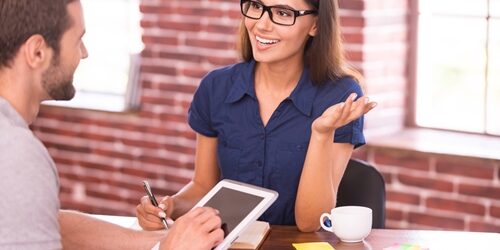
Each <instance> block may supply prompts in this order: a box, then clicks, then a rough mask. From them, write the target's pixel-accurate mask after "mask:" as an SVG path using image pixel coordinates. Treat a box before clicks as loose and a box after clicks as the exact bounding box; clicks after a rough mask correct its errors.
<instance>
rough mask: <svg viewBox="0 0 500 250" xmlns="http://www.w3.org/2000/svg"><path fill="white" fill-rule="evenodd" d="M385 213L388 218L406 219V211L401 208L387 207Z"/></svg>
mask: <svg viewBox="0 0 500 250" xmlns="http://www.w3.org/2000/svg"><path fill="white" fill-rule="evenodd" d="M385 214H386V218H387V219H388V220H396V221H402V220H404V213H403V211H401V210H396V209H390V208H386V209H385Z"/></svg>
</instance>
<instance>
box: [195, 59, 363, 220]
mask: <svg viewBox="0 0 500 250" xmlns="http://www.w3.org/2000/svg"><path fill="white" fill-rule="evenodd" d="M254 67H255V61H251V62H243V63H239V64H235V65H232V66H228V67H225V68H222V69H218V70H215V71H212V72H210V73H209V74H208V75H206V76H205V77H204V79H203V80H202V81H201V83H200V86H199V87H198V89H197V90H196V93H195V95H194V98H193V102H192V103H191V107H190V109H189V125H190V126H191V127H192V128H193V129H194V130H195V131H196V132H198V133H200V134H202V135H205V136H209V137H217V140H218V145H217V157H218V164H219V167H220V171H221V178H223V179H232V180H237V181H241V182H245V183H250V184H253V185H257V186H261V187H265V188H269V189H273V190H276V191H277V192H278V193H279V197H278V199H277V200H276V202H275V203H274V204H273V205H272V206H271V207H270V208H269V209H268V210H267V211H266V212H265V213H264V214H263V215H262V216H261V218H259V220H264V221H268V222H269V223H271V224H280V225H295V214H294V209H295V208H294V207H295V198H296V195H297V188H298V184H299V180H300V175H301V172H302V167H303V165H304V160H305V156H306V153H307V147H308V144H309V139H310V135H311V124H312V122H313V121H314V119H316V118H317V117H319V116H320V115H321V114H322V113H323V111H325V110H326V109H327V108H328V107H330V106H331V105H333V104H336V103H339V102H342V101H345V100H346V99H347V97H348V96H349V95H350V94H351V93H353V92H356V93H357V94H358V96H362V90H361V87H360V85H359V84H358V83H356V82H355V81H354V80H353V79H352V78H350V77H344V78H342V79H340V80H337V81H329V82H326V83H325V84H323V85H321V86H314V85H313V84H312V82H311V80H310V79H309V72H308V70H307V69H305V70H304V71H303V73H302V75H301V77H300V81H299V83H298V85H297V86H296V87H295V89H294V90H293V92H292V93H291V94H290V96H289V97H288V98H286V99H285V100H283V101H282V102H281V103H280V105H279V106H278V108H277V109H276V110H275V111H274V113H273V114H272V116H271V118H270V119H269V122H268V123H267V125H266V126H264V125H263V123H262V119H261V117H260V114H259V103H258V100H257V97H256V95H255V88H254V76H253V72H254ZM333 140H334V141H335V142H341V143H351V144H353V145H354V146H355V147H358V146H361V145H363V144H364V143H365V139H364V136H363V117H361V118H359V119H357V120H355V121H353V122H351V123H349V124H347V125H346V126H344V127H341V128H339V129H337V130H336V131H335V137H334V138H333ZM312 195H314V194H312ZM318 199H321V196H320V195H318Z"/></svg>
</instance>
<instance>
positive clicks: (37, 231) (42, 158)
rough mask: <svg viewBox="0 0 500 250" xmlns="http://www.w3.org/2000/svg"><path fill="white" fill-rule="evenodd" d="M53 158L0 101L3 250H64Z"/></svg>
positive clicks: (0, 238) (0, 227)
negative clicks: (62, 249) (60, 230)
mask: <svg viewBox="0 0 500 250" xmlns="http://www.w3.org/2000/svg"><path fill="white" fill-rule="evenodd" d="M58 192H59V180H58V177H57V170H56V168H55V165H54V162H53V161H52V158H51V157H50V155H49V154H48V152H47V150H46V149H45V147H44V146H43V144H42V143H41V142H40V140H38V139H37V138H36V137H35V136H34V134H33V133H32V132H31V131H30V130H29V128H28V125H27V124H26V122H25V121H24V120H23V119H22V118H21V116H20V115H19V114H18V113H17V112H16V110H15V109H14V108H13V107H12V106H11V105H10V104H9V103H8V102H7V101H6V100H5V99H3V98H1V97H0V249H2V250H3V249H16V250H19V249H21V250H22V249H30V250H35V249H44V250H46V249H61V248H62V247H61V236H60V233H59V222H58V213H59V199H58Z"/></svg>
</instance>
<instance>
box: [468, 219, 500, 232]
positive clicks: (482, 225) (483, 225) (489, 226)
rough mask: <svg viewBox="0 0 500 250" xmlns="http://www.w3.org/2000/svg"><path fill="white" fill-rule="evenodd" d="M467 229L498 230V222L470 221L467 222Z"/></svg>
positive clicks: (477, 230)
mask: <svg viewBox="0 0 500 250" xmlns="http://www.w3.org/2000/svg"><path fill="white" fill-rule="evenodd" d="M469 231H476V232H493V233H498V232H500V223H497V224H493V223H488V222H484V221H471V222H470V223H469Z"/></svg>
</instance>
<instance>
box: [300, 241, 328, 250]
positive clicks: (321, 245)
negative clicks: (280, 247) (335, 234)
mask: <svg viewBox="0 0 500 250" xmlns="http://www.w3.org/2000/svg"><path fill="white" fill-rule="evenodd" d="M292 246H293V247H294V248H295V249H296V250H335V248H333V247H332V245H330V244H329V243H328V242H307V243H292Z"/></svg>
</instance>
